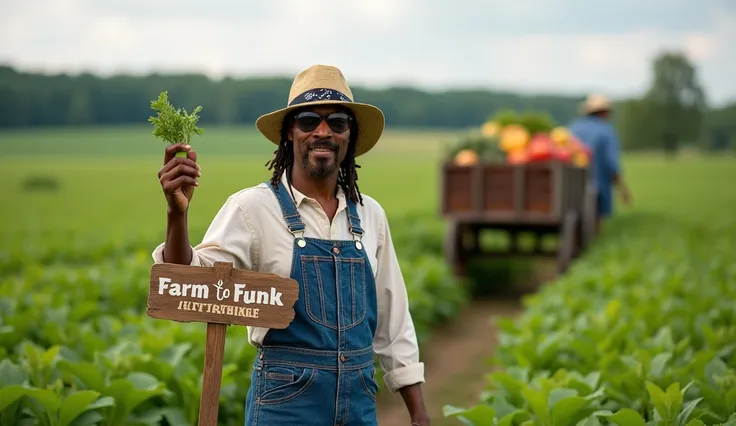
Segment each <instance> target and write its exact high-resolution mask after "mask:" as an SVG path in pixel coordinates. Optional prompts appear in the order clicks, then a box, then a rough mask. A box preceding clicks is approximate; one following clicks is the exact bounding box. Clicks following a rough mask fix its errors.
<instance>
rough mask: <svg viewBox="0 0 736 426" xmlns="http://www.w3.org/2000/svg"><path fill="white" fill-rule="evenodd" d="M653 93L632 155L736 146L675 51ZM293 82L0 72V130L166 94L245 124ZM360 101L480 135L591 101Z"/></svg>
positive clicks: (138, 104)
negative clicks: (493, 122) (481, 130)
mask: <svg viewBox="0 0 736 426" xmlns="http://www.w3.org/2000/svg"><path fill="white" fill-rule="evenodd" d="M652 72H653V83H652V87H651V88H650V89H649V90H648V91H647V93H645V94H643V95H642V97H641V98H637V99H628V100H625V101H622V102H621V103H620V104H619V105H617V110H616V114H615V117H616V125H617V127H618V128H619V129H620V132H621V136H622V141H623V142H622V144H623V145H624V147H625V148H627V149H635V148H663V149H669V150H673V149H677V148H678V147H679V146H680V145H681V144H698V145H700V146H702V147H707V148H719V149H722V148H733V147H735V146H736V143H734V141H735V139H736V127H734V124H732V123H736V104H734V105H733V106H731V107H727V108H722V109H720V110H710V109H708V108H707V105H706V102H705V95H704V94H703V91H702V89H701V88H700V87H699V86H698V84H697V81H696V73H695V69H694V67H693V66H692V65H691V64H690V63H689V62H687V59H686V58H685V57H684V56H682V55H679V54H677V53H665V54H663V55H661V56H660V57H659V58H657V59H655V61H654V62H653V69H652ZM290 85H291V79H290V78H286V77H273V78H242V79H235V78H225V79H222V80H211V79H209V78H207V77H206V76H204V75H197V74H156V73H154V74H150V75H146V76H126V75H119V76H113V77H100V76H96V75H92V74H80V75H67V74H55V75H48V74H39V73H29V72H21V71H18V70H15V69H14V68H12V67H10V66H2V67H0V128H5V129H9V128H27V127H41V126H81V125H112V124H136V123H146V122H147V120H148V117H149V116H150V115H152V111H151V107H150V106H151V101H152V100H154V99H156V98H157V97H158V95H159V93H160V92H161V91H162V90H166V91H168V94H169V99H170V101H171V102H172V104H174V105H175V106H177V107H183V108H185V109H187V111H191V110H192V109H193V108H194V107H195V106H197V105H202V107H203V110H202V112H201V114H200V116H201V119H200V122H201V123H202V124H210V125H211V124H248V125H251V124H253V123H254V121H255V119H256V118H257V117H258V116H259V115H261V114H263V113H265V112H268V111H271V110H274V109H276V108H280V107H283V106H284V105H285V103H286V97H287V93H288V91H289V87H290ZM352 89H353V95H354V97H355V99H356V100H358V101H361V102H369V103H373V104H376V105H378V106H380V107H381V109H382V110H383V111H384V113H385V115H386V123H387V126H393V127H422V128H447V129H453V128H467V127H475V128H477V127H478V126H480V124H482V123H483V122H485V121H486V120H488V119H489V117H492V116H493V115H494V114H496V113H498V112H499V111H504V110H513V111H518V112H534V111H539V112H543V113H544V114H547V115H548V116H549V117H551V118H552V119H553V120H554V121H555V122H556V123H559V124H562V125H564V124H566V123H568V122H570V121H571V120H572V119H573V118H575V117H576V116H577V114H578V106H579V104H580V102H581V101H582V100H583V99H584V97H585V94H580V95H579V96H562V95H522V94H518V93H513V92H500V91H491V90H447V91H442V92H431V91H425V90H420V89H417V88H412V87H391V88H387V89H370V88H366V87H353V88H352Z"/></svg>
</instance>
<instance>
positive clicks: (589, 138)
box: [568, 116, 620, 191]
mask: <svg viewBox="0 0 736 426" xmlns="http://www.w3.org/2000/svg"><path fill="white" fill-rule="evenodd" d="M568 129H569V130H570V132H571V133H572V134H573V135H575V137H577V138H578V139H580V141H581V142H582V143H584V144H585V145H586V146H588V147H589V148H590V149H591V150H592V151H593V162H592V168H593V170H592V171H593V176H594V177H595V179H596V183H597V184H598V189H599V191H600V190H609V189H610V188H611V186H612V181H613V176H615V175H617V174H618V173H619V171H620V150H619V141H618V136H617V135H616V130H615V129H614V127H613V126H612V125H611V124H610V123H609V122H608V121H606V120H603V119H601V118H598V117H592V116H585V117H580V118H577V119H576V120H574V121H573V122H572V123H571V124H570V125H569V126H568Z"/></svg>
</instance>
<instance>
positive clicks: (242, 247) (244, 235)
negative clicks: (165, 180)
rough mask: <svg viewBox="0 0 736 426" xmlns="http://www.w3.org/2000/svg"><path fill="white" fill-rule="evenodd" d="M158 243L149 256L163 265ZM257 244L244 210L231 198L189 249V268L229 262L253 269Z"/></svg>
mask: <svg viewBox="0 0 736 426" xmlns="http://www.w3.org/2000/svg"><path fill="white" fill-rule="evenodd" d="M165 245H166V243H165V242H164V243H161V244H160V245H159V246H158V247H156V248H155V249H154V251H153V253H152V257H153V261H154V262H155V263H164V258H163V255H164V253H163V252H164V246H165ZM257 247H258V240H257V237H256V235H255V233H254V232H253V226H252V224H251V223H250V217H249V215H248V211H247V210H246V208H245V207H244V206H243V205H241V204H240V203H238V201H237V200H235V198H233V197H232V196H231V197H229V198H228V199H227V200H226V201H225V203H224V204H223V206H222V207H220V210H219V211H218V212H217V214H216V215H215V217H214V219H213V220H212V223H210V226H209V228H208V229H207V231H206V232H205V235H204V237H203V238H202V242H201V243H200V244H198V245H197V246H195V247H192V261H191V262H190V265H192V266H208V267H209V266H212V265H214V263H215V262H232V263H233V267H235V268H240V269H250V270H253V269H255V267H256V265H257V260H258V258H257V254H258V251H257Z"/></svg>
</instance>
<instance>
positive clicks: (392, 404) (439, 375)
mask: <svg viewBox="0 0 736 426" xmlns="http://www.w3.org/2000/svg"><path fill="white" fill-rule="evenodd" d="M553 277H554V268H553V267H551V266H550V265H546V264H544V265H541V267H540V268H539V270H538V271H537V272H536V274H535V277H534V278H533V282H530V283H526V284H524V285H519V284H516V285H514V286H513V287H510V288H512V289H513V291H510V292H507V293H506V294H501V295H496V296H494V297H492V298H487V299H488V300H473V301H472V302H471V303H470V304H469V306H467V307H466V308H465V309H464V310H463V311H462V312H461V313H460V315H458V316H457V317H456V318H455V319H454V320H453V321H452V322H450V323H448V324H445V325H444V326H442V327H440V328H438V329H437V330H435V331H434V332H433V334H432V337H431V338H430V339H429V341H428V342H427V343H425V344H424V345H422V347H421V348H420V352H421V357H422V361H423V362H424V363H425V383H424V384H423V385H422V393H423V395H424V403H425V406H426V407H427V410H428V412H429V416H430V419H431V422H432V426H445V425H447V426H449V425H460V424H461V423H460V422H459V421H457V420H455V419H448V418H445V417H444V416H443V414H442V407H443V406H444V405H446V404H450V405H458V406H470V405H473V404H474V403H476V402H477V400H478V398H479V396H480V393H481V392H482V391H483V388H484V387H485V385H486V375H487V374H488V373H490V372H491V371H492V367H491V365H489V360H490V358H491V357H492V356H493V355H494V354H495V348H496V344H497V338H498V333H497V331H498V330H497V328H496V326H495V324H494V319H496V318H499V317H507V318H508V317H514V316H516V315H518V314H520V313H521V312H522V306H521V302H520V297H521V295H523V294H526V293H530V292H533V291H535V290H536V289H537V288H538V286H539V285H541V284H543V283H544V282H546V281H549V280H550V279H551V278H553ZM377 404H378V424H379V425H381V426H408V425H409V424H410V423H411V422H410V420H409V414H408V412H407V410H406V406H405V405H404V401H403V399H402V398H401V395H400V394H399V393H395V394H392V393H390V392H389V391H388V390H386V389H385V388H382V389H380V390H379V394H378V402H377Z"/></svg>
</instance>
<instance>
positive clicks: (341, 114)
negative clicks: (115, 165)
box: [153, 65, 429, 425]
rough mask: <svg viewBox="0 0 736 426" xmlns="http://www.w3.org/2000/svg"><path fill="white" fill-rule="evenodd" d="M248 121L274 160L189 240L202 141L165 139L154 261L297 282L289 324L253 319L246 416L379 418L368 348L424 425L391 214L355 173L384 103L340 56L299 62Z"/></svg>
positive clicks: (291, 421)
mask: <svg viewBox="0 0 736 426" xmlns="http://www.w3.org/2000/svg"><path fill="white" fill-rule="evenodd" d="M256 126H257V127H258V129H259V130H260V132H261V133H262V134H263V135H264V136H265V137H266V139H268V140H269V141H270V142H271V143H273V144H274V145H276V146H277V149H276V151H275V157H274V159H273V160H272V161H270V162H269V163H268V166H269V167H268V169H269V170H273V174H272V176H271V178H270V179H269V180H268V181H266V182H264V183H261V184H260V185H257V186H253V187H249V188H245V189H242V190H240V191H238V192H236V193H234V194H232V195H231V196H230V197H229V198H228V199H227V201H225V203H224V205H223V206H222V207H221V209H220V211H219V212H218V213H217V215H216V216H215V218H214V220H213V222H212V223H211V225H210V227H209V229H208V230H207V232H206V234H205V236H204V239H203V241H202V243H201V244H199V245H198V246H197V247H191V246H190V243H189V237H188V235H187V210H188V207H189V202H190V200H191V197H192V193H193V190H194V186H195V185H198V183H197V182H196V181H195V178H197V177H198V176H199V172H198V169H199V167H198V165H197V163H196V154H195V153H194V151H192V150H191V148H190V147H184V146H183V145H172V146H170V147H168V148H166V153H165V157H164V166H163V168H162V169H161V171H160V172H159V178H160V183H161V186H162V188H163V191H164V193H165V196H166V199H167V200H168V223H167V230H166V241H165V243H163V244H161V245H160V246H159V247H158V248H157V249H156V250H155V251H154V253H153V258H154V260H155V261H156V262H169V263H178V264H189V265H201V266H212V265H213V264H214V262H216V261H224V262H233V266H234V267H237V268H243V269H249V270H255V271H261V272H269V273H274V274H276V275H280V276H283V277H291V278H293V279H294V280H296V281H297V282H298V283H299V299H298V300H297V302H296V304H295V306H294V310H295V313H296V316H295V318H294V320H293V322H292V323H291V324H290V325H289V327H288V328H286V329H283V330H269V329H263V328H257V327H248V339H249V341H250V343H251V344H253V345H254V346H256V347H257V348H258V350H257V356H256V359H255V361H254V364H253V375H252V381H251V385H250V390H249V392H248V397H247V399H246V403H245V409H246V411H247V418H246V425H255V424H259V425H337V424H340V425H375V424H377V419H376V391H377V390H378V387H377V384H376V381H375V377H374V375H375V371H374V363H373V354H374V351H375V353H376V354H377V355H378V358H379V360H380V364H381V367H382V369H383V370H384V371H385V373H386V374H385V376H384V381H385V383H386V386H387V387H388V389H389V390H390V391H392V392H397V391H398V392H400V393H401V396H402V397H403V400H404V401H405V404H406V407H407V409H408V412H409V417H410V418H411V421H412V422H413V423H412V424H415V425H429V418H428V415H427V412H426V409H425V406H424V402H423V398H422V393H421V387H420V386H421V383H423V382H424V364H423V363H421V362H419V348H418V345H417V338H416V334H415V330H414V324H413V321H412V318H411V315H410V313H409V301H408V297H407V290H406V287H405V285H404V279H403V277H402V275H401V269H400V267H399V262H398V260H397V256H396V252H395V251H394V246H393V242H392V240H391V233H390V231H389V225H388V222H387V220H386V214H385V212H384V210H383V208H382V207H381V205H380V204H379V203H378V202H377V201H376V200H374V199H373V198H371V197H369V196H367V195H365V194H361V193H360V191H359V190H358V184H357V180H358V175H357V173H356V165H355V158H356V157H358V156H360V155H363V154H365V153H366V152H368V151H370V150H371V149H372V148H373V147H374V146H375V144H376V143H377V142H378V139H379V138H380V137H381V134H382V132H383V128H384V116H383V113H382V112H381V110H379V109H378V108H377V107H375V106H372V105H368V104H362V103H357V102H355V101H354V100H353V95H352V93H351V91H350V88H349V87H348V86H347V84H346V82H345V79H344V77H343V74H342V72H341V71H340V70H339V69H337V68H334V67H331V66H321V65H316V66H312V67H310V68H308V69H306V70H304V71H302V72H301V73H299V74H298V75H297V76H296V78H295V79H294V82H293V84H292V87H291V91H290V92H289V99H288V105H287V106H286V107H285V108H283V109H279V110H277V111H274V112H271V113H269V114H265V115H263V116H261V117H260V118H258V120H257V121H256ZM176 150H183V151H188V158H182V157H175V151H176ZM205 173H206V171H205Z"/></svg>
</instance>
